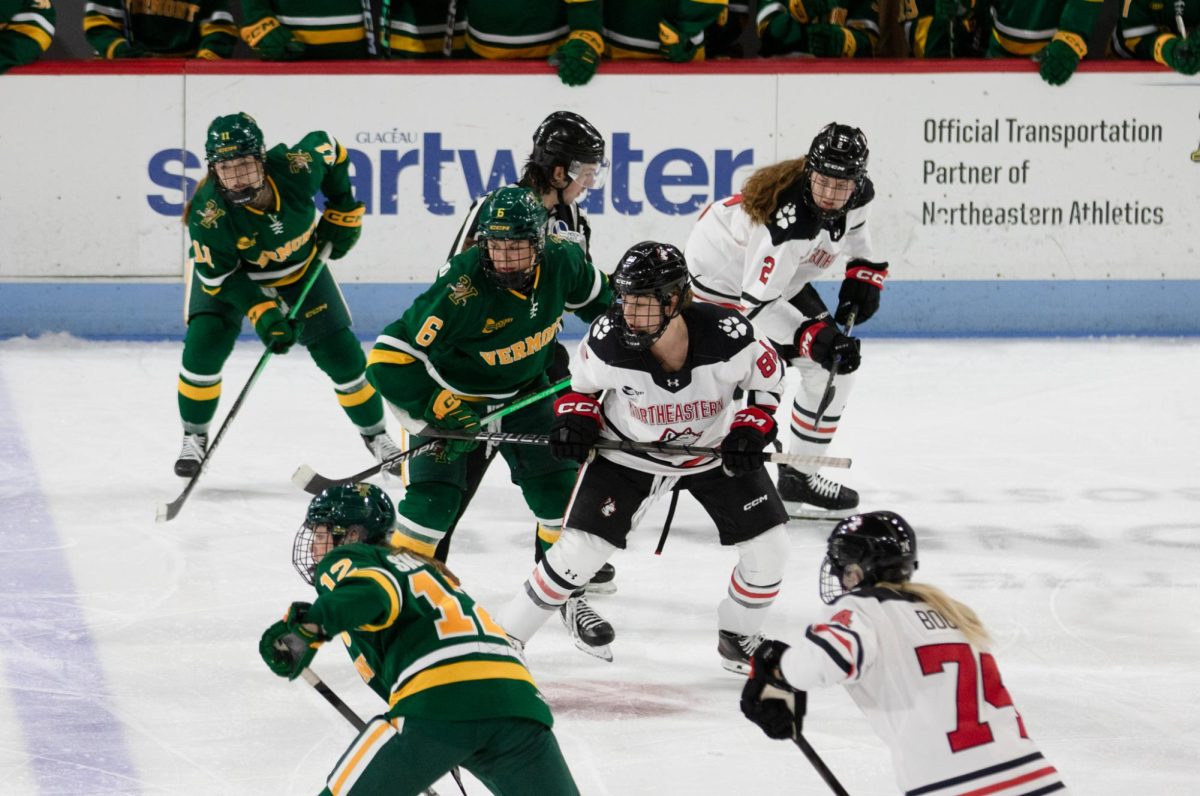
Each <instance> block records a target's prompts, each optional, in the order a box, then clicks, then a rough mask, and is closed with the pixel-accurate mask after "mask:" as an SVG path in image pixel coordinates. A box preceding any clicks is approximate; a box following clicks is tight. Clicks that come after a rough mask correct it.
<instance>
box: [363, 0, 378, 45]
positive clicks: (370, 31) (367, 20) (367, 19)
mask: <svg viewBox="0 0 1200 796" xmlns="http://www.w3.org/2000/svg"><path fill="white" fill-rule="evenodd" d="M362 20H363V33H365V34H367V55H369V56H370V57H372V58H374V57H375V56H376V55H377V54H378V53H379V51H378V50H377V49H376V48H375V13H374V12H373V11H372V10H371V0H362Z"/></svg>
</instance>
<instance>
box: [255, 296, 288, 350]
mask: <svg viewBox="0 0 1200 796" xmlns="http://www.w3.org/2000/svg"><path fill="white" fill-rule="evenodd" d="M246 315H247V316H248V317H249V318H250V322H251V323H253V324H254V332H255V333H256V334H257V335H258V336H259V339H261V340H262V341H263V345H265V346H266V347H267V348H269V349H271V353H272V354H286V353H287V352H288V350H289V349H291V347H292V346H293V345H295V343H296V340H297V339H298V338H299V337H300V325H299V324H298V323H297V322H296V321H295V320H294V319H292V320H289V319H288V317H287V316H286V315H284V314H283V310H281V309H280V308H279V305H278V304H277V303H275V302H274V301H264V302H263V303H261V304H257V305H255V306H253V307H251V308H250V311H249V312H247V313H246Z"/></svg>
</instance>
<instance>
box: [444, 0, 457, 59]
mask: <svg viewBox="0 0 1200 796" xmlns="http://www.w3.org/2000/svg"><path fill="white" fill-rule="evenodd" d="M456 16H458V0H450V4H449V5H448V6H446V35H445V36H443V37H442V55H444V56H446V57H447V58H449V57H450V56H451V54H453V53H454V18H455V17H456Z"/></svg>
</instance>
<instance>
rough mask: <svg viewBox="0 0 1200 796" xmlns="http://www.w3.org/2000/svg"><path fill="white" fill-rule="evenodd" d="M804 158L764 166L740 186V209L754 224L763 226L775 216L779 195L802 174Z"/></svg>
mask: <svg viewBox="0 0 1200 796" xmlns="http://www.w3.org/2000/svg"><path fill="white" fill-rule="evenodd" d="M805 162H806V158H804V157H799V158H796V159H795V160H785V161H782V162H780V163H775V164H773V165H770V166H764V167H763V168H761V169H759V170H758V171H756V172H754V173H753V174H751V175H750V177H749V179H747V180H746V182H745V183H744V184H743V185H742V208H743V209H744V210H745V211H746V213H747V214H748V215H749V216H750V218H751V219H752V220H753V221H754V223H756V224H765V223H767V222H768V221H770V220H771V216H773V215H775V210H776V209H777V208H778V206H779V194H781V193H783V191H784V190H785V189H787V188H788V187H790V186H791V185H793V184H795V182H796V180H798V179H800V175H801V174H803V173H804V164H805Z"/></svg>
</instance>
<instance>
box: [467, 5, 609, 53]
mask: <svg viewBox="0 0 1200 796" xmlns="http://www.w3.org/2000/svg"><path fill="white" fill-rule="evenodd" d="M603 27H604V20H603V17H602V16H601V6H600V0H470V2H469V4H468V6H467V46H468V47H469V48H470V49H471V51H472V52H474V53H475V54H476V55H479V56H482V57H484V58H546V57H548V56H549V55H550V54H551V53H553V52H554V51H555V50H557V49H558V48H559V46H560V45H561V44H562V43H563V42H564V41H566V40H567V38H568V37H570V38H581V39H583V40H584V41H586V42H587V43H588V44H589V45H591V46H592V49H594V50H596V51H597V52H601V53H602V52H604V39H603V38H602V36H601V31H602V30H603Z"/></svg>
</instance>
